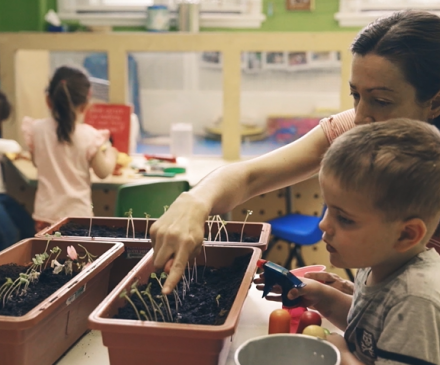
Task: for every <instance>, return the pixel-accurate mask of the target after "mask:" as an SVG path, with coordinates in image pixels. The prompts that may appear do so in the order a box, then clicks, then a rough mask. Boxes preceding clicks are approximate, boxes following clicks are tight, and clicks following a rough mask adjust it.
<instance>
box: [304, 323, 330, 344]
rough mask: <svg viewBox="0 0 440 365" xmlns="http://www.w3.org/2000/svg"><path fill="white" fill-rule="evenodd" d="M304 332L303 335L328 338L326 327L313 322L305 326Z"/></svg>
mask: <svg viewBox="0 0 440 365" xmlns="http://www.w3.org/2000/svg"><path fill="white" fill-rule="evenodd" d="M302 333H303V335H309V336H313V337H318V338H322V339H323V340H325V339H326V338H327V335H326V333H325V330H324V328H322V327H321V326H317V325H315V324H312V325H310V326H307V327H306V328H304V331H303V332H302Z"/></svg>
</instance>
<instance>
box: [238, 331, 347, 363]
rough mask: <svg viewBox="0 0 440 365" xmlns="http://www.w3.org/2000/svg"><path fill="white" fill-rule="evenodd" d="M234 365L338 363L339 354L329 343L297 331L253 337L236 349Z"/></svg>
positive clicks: (339, 361) (339, 360) (339, 359)
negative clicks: (294, 332)
mask: <svg viewBox="0 0 440 365" xmlns="http://www.w3.org/2000/svg"><path fill="white" fill-rule="evenodd" d="M234 359H235V364H236V365H339V364H340V363H341V355H340V353H339V350H338V349H337V348H336V346H334V345H333V344H331V343H330V342H327V341H324V340H321V339H319V338H316V337H312V336H307V335H299V334H274V335H266V336H261V337H256V338H252V339H250V340H248V341H246V342H245V343H243V344H242V345H241V346H240V347H239V348H238V349H237V351H236V352H235V357H234Z"/></svg>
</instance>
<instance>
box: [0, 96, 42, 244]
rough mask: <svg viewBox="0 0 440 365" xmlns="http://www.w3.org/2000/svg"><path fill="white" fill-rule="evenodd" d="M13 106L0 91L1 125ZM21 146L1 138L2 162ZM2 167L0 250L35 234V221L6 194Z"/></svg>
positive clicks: (0, 185) (0, 174) (0, 181)
mask: <svg viewBox="0 0 440 365" xmlns="http://www.w3.org/2000/svg"><path fill="white" fill-rule="evenodd" d="M11 109H12V108H11V104H10V103H9V101H8V98H7V97H6V95H5V94H4V93H2V92H1V91H0V123H1V122H3V121H5V120H6V119H8V118H9V115H10V113H11ZM20 151H21V146H20V145H19V144H18V143H17V141H14V140H12V139H4V138H0V160H1V157H2V155H3V154H4V153H17V152H20ZM1 167H2V166H0V250H3V249H5V248H7V247H9V246H11V245H13V244H14V243H16V242H18V241H20V240H21V239H23V238H29V237H32V236H33V235H34V234H35V231H34V221H33V220H32V218H31V216H30V215H29V213H28V212H27V211H26V210H25V209H24V208H23V206H21V205H20V204H19V203H18V202H17V201H16V200H15V199H13V198H12V197H11V196H9V195H8V194H7V192H6V187H5V185H4V183H3V178H2V169H1Z"/></svg>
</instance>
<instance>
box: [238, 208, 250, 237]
mask: <svg viewBox="0 0 440 365" xmlns="http://www.w3.org/2000/svg"><path fill="white" fill-rule="evenodd" d="M250 215H252V210H248V211H247V214H246V218H245V219H244V222H243V227H242V228H241V235H240V242H243V232H244V226H245V224H246V221H247V219H248V217H249V216H250Z"/></svg>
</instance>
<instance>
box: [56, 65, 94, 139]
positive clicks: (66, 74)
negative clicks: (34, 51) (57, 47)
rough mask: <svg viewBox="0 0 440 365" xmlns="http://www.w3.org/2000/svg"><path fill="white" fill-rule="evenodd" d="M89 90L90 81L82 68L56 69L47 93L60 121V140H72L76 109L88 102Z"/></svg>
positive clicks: (58, 131)
mask: <svg viewBox="0 0 440 365" xmlns="http://www.w3.org/2000/svg"><path fill="white" fill-rule="evenodd" d="M89 90H90V81H89V79H88V77H87V76H86V75H85V74H84V73H83V72H82V71H81V70H79V69H76V68H73V67H67V66H62V67H60V68H58V69H57V70H56V71H55V74H54V75H53V77H52V80H51V81H50V83H49V87H48V90H47V93H48V96H49V100H50V102H51V104H52V116H53V118H54V119H55V120H56V121H57V123H58V127H57V137H58V141H59V142H67V143H71V142H72V139H71V135H72V133H73V132H74V130H75V120H76V109H77V108H78V107H79V106H81V105H84V104H85V103H86V102H87V100H88V96H89Z"/></svg>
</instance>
